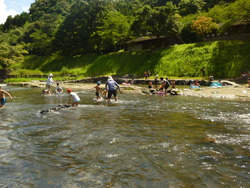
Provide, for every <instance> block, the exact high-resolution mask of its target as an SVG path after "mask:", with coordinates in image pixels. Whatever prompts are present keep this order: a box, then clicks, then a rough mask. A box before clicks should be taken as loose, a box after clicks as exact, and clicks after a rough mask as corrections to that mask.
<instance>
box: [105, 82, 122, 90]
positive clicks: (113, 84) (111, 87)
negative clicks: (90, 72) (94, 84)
mask: <svg viewBox="0 0 250 188" xmlns="http://www.w3.org/2000/svg"><path fill="white" fill-rule="evenodd" d="M107 86H108V90H109V91H110V90H113V91H114V90H116V87H118V88H119V89H120V87H119V85H118V83H117V82H116V81H114V80H108V81H107V82H106V85H105V87H106V88H107Z"/></svg>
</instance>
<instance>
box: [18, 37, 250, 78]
mask: <svg viewBox="0 0 250 188" xmlns="http://www.w3.org/2000/svg"><path fill="white" fill-rule="evenodd" d="M249 52H250V40H248V41H217V42H209V43H197V44H184V45H176V46H171V47H168V48H164V49H160V50H155V51H151V52H150V51H141V52H117V53H110V54H105V55H95V54H88V55H83V56H80V57H75V58H62V57H59V56H56V55H54V56H51V57H37V56H29V57H27V59H26V61H25V63H24V64H23V68H26V69H40V70H42V71H43V72H51V71H52V72H55V71H61V72H65V71H66V72H67V71H68V72H69V73H71V74H75V75H82V76H102V75H114V74H116V75H125V74H136V75H137V76H139V77H142V73H143V72H144V71H145V70H150V71H151V73H152V74H158V75H159V76H171V77H199V76H201V71H200V69H201V68H202V67H205V68H206V72H207V75H209V74H213V75H214V76H215V77H216V78H231V77H238V76H239V75H240V72H242V71H250V53H249Z"/></svg>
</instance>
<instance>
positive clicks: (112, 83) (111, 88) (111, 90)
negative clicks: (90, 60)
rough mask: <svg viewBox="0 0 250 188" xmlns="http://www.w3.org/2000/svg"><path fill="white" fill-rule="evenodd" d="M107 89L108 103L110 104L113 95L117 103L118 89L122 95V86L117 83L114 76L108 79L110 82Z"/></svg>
mask: <svg viewBox="0 0 250 188" xmlns="http://www.w3.org/2000/svg"><path fill="white" fill-rule="evenodd" d="M105 88H107V89H108V102H110V99H111V97H112V95H114V98H115V101H117V93H116V88H118V90H119V91H120V93H121V90H120V86H119V85H118V83H117V82H116V81H114V79H113V78H112V76H109V77H108V81H107V82H106V85H105Z"/></svg>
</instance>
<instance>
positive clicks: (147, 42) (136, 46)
mask: <svg viewBox="0 0 250 188" xmlns="http://www.w3.org/2000/svg"><path fill="white" fill-rule="evenodd" d="M182 43H183V42H182V41H181V39H179V38H178V37H165V36H160V37H158V38H157V37H156V36H145V37H140V38H137V39H134V40H130V41H128V42H126V43H125V51H141V50H151V49H157V48H162V47H166V46H171V45H175V44H182Z"/></svg>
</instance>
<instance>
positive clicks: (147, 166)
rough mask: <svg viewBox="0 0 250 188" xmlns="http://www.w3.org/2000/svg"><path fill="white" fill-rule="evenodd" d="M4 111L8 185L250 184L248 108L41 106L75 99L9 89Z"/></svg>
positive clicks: (203, 104) (2, 168) (143, 98)
mask: <svg viewBox="0 0 250 188" xmlns="http://www.w3.org/2000/svg"><path fill="white" fill-rule="evenodd" d="M3 89H4V90H6V91H8V92H10V93H11V95H12V96H13V97H14V100H12V101H11V100H9V99H8V98H7V103H6V107H5V108H3V109H0V118H1V122H0V148H1V150H0V187H1V188H5V187H6V188H13V187H14V188H16V187H18V188H20V187H21V188H22V187H25V188H44V187H46V188H48V187H51V188H54V187H56V188H61V187H63V188H78V187H100V188H103V187H114V188H120V187H121V188H123V187H136V188H138V187H142V188H176V187H177V188H179V187H180V188H184V187H185V188H190V187H191V188H192V187H195V188H200V187H202V188H203V187H207V188H217V187H227V188H228V187H229V188H231V187H232V188H236V187H239V188H240V187H241V188H245V187H249V185H250V168H249V162H250V102H249V101H248V102H247V101H233V100H218V99H206V98H195V97H182V96H161V95H154V96H149V95H140V94H119V95H118V97H119V101H118V102H117V103H112V104H106V103H105V102H96V101H95V100H93V98H94V97H95V95H94V91H79V92H78V94H79V96H80V97H81V104H80V105H79V106H78V107H77V108H68V109H65V110H60V111H59V112H51V113H48V114H45V115H43V114H40V111H41V110H46V109H49V108H51V107H55V106H57V105H58V104H64V103H67V100H68V96H67V95H66V94H64V95H51V96H42V95H41V89H37V88H18V87H9V86H6V87H4V88H3Z"/></svg>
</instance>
